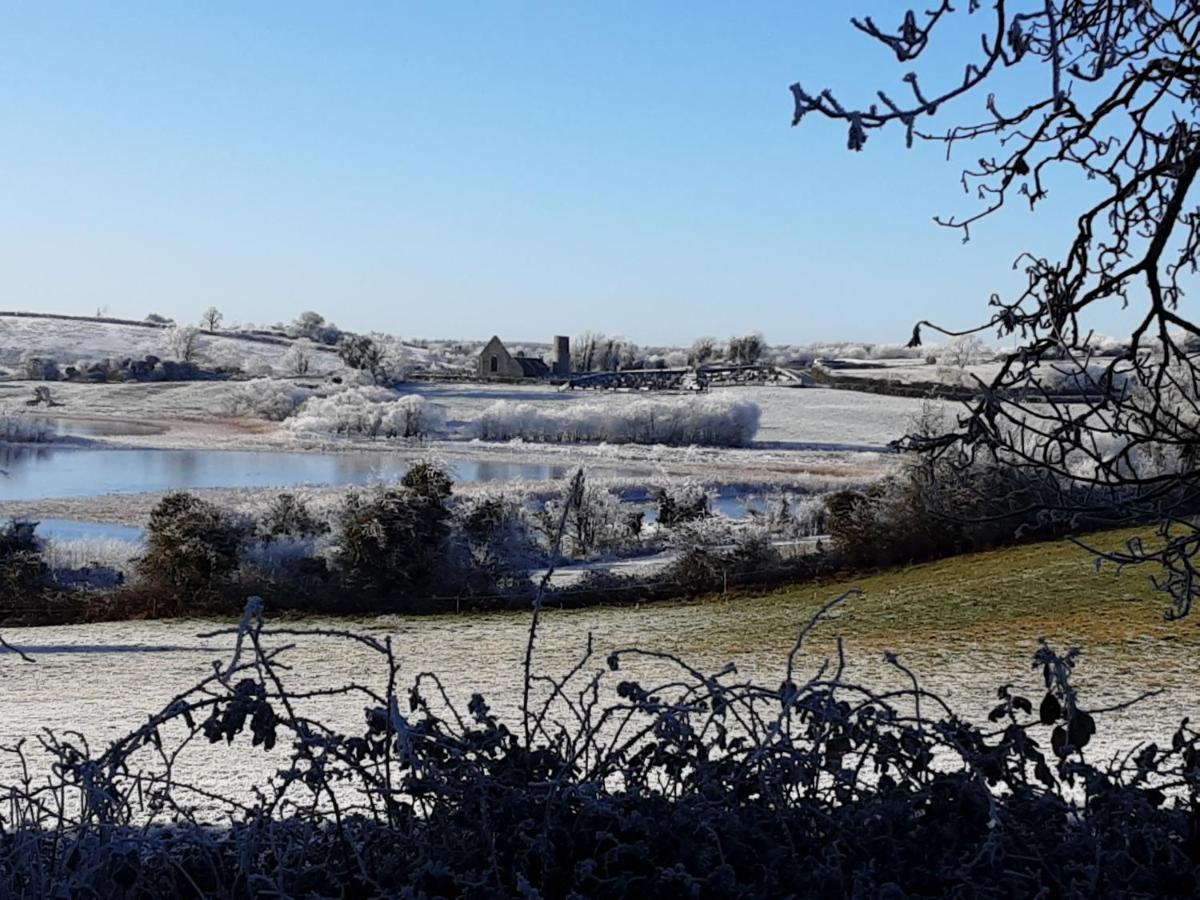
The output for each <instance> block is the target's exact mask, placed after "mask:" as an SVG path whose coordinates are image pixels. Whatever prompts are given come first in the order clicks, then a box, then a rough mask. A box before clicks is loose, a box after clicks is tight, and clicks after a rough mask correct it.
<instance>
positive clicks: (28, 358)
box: [21, 350, 62, 381]
mask: <svg viewBox="0 0 1200 900" xmlns="http://www.w3.org/2000/svg"><path fill="white" fill-rule="evenodd" d="M21 372H22V374H23V375H24V376H25V377H26V378H27V379H29V380H30V381H58V380H59V379H61V378H62V373H61V372H60V371H59V369H58V361H57V360H55V359H54V358H53V357H50V356H41V355H39V354H37V353H34V352H33V351H30V350H27V351H26V352H25V353H23V354H22V355H21Z"/></svg>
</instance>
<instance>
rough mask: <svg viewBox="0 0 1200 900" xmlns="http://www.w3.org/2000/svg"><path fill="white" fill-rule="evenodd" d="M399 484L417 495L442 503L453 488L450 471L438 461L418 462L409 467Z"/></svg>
mask: <svg viewBox="0 0 1200 900" xmlns="http://www.w3.org/2000/svg"><path fill="white" fill-rule="evenodd" d="M400 484H401V485H403V486H404V487H406V488H408V489H409V490H410V491H413V492H414V493H415V494H416V495H417V496H419V497H423V498H425V499H426V500H429V501H431V502H434V503H444V502H445V501H446V500H447V499H449V497H450V493H451V491H452V490H453V488H454V479H453V478H452V477H451V475H450V471H449V470H448V469H447V468H446V467H445V466H443V465H441V464H440V463H436V462H418V463H414V464H413V465H412V466H410V467H409V470H408V471H407V472H405V473H404V477H402V478H401V479H400Z"/></svg>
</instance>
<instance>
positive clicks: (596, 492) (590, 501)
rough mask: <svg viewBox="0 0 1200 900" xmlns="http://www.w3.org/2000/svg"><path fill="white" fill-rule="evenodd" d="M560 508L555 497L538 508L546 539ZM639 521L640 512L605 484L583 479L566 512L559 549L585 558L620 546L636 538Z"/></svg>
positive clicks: (561, 505)
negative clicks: (575, 498) (628, 506)
mask: <svg viewBox="0 0 1200 900" xmlns="http://www.w3.org/2000/svg"><path fill="white" fill-rule="evenodd" d="M562 508H563V500H562V499H561V498H556V499H554V500H551V501H549V502H548V503H546V505H545V507H544V508H543V510H542V523H541V524H542V529H543V532H544V534H545V535H546V537H547V540H549V539H550V537H551V536H552V535H553V534H554V533H555V532H556V531H557V529H558V523H559V521H560V519H561V516H562ZM641 524H642V514H641V513H639V512H634V511H631V510H629V509H628V508H626V506H625V505H624V504H623V503H622V502H621V500H620V498H618V497H616V496H614V495H613V494H612V493H611V492H610V491H609V490H608V489H607V488H604V487H601V486H600V485H598V484H593V483H591V482H587V483H585V484H584V486H583V491H582V492H581V494H580V495H579V497H578V498H577V502H575V503H573V504H572V505H571V508H570V510H569V511H568V513H567V527H566V530H565V531H564V533H563V545H562V551H563V553H564V554H565V555H567V556H570V557H575V558H578V559H585V558H587V557H589V556H592V555H593V554H596V553H612V552H614V551H618V550H623V549H625V548H627V547H629V546H631V545H632V544H633V543H635V542H636V540H637V538H638V536H639V534H640V533H641Z"/></svg>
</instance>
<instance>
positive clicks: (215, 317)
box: [200, 306, 225, 334]
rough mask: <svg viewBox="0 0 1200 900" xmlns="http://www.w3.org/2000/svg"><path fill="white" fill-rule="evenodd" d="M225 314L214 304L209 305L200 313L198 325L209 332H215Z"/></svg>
mask: <svg viewBox="0 0 1200 900" xmlns="http://www.w3.org/2000/svg"><path fill="white" fill-rule="evenodd" d="M224 319H225V315H224V313H222V312H221V311H220V310H219V309H217V308H216V307H215V306H210V307H209V308H208V309H206V310H205V311H204V312H203V313H201V314H200V327H201V328H203V329H204V330H205V331H207V332H208V333H209V334H212V333H213V332H215V331H216V330H217V329H218V328H220V327H221V322H222V321H224Z"/></svg>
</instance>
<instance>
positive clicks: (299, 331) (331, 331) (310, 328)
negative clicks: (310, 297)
mask: <svg viewBox="0 0 1200 900" xmlns="http://www.w3.org/2000/svg"><path fill="white" fill-rule="evenodd" d="M286 332H287V335H288V337H291V338H302V337H303V338H308V339H309V340H310V341H315V342H316V343H318V344H328V345H330V346H333V345H334V344H337V343H338V342H339V341H340V340H341V339H342V337H343V335H342V330H341V329H340V328H338V327H337V326H336V325H334V324H333V323H332V322H326V321H325V317H324V316H323V315H321V314H320V313H318V312H313V311H312V310H307V311H306V312H302V313H300V315H298V316H296V321H295V322H293V323H292V324H291V325H289V326H288V327H287V329H286Z"/></svg>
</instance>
